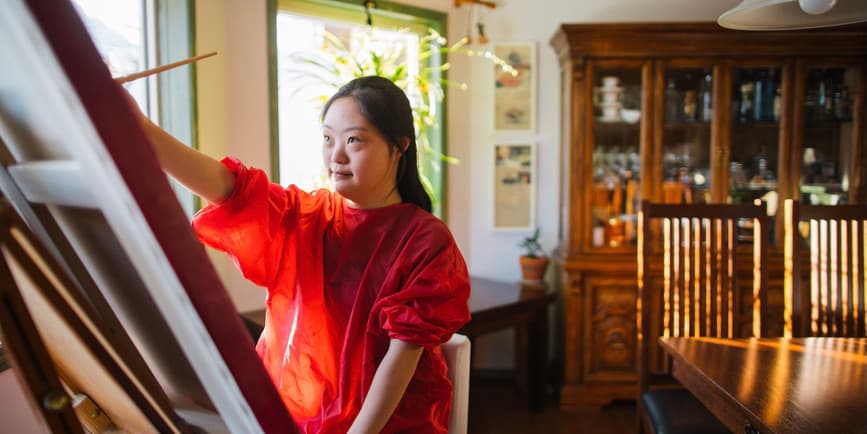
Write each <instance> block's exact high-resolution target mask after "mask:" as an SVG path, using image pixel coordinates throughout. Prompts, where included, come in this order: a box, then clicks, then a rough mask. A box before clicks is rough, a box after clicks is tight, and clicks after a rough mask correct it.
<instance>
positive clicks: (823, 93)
mask: <svg viewBox="0 0 867 434" xmlns="http://www.w3.org/2000/svg"><path fill="white" fill-rule="evenodd" d="M830 104H831V99H830V98H829V97H828V87H827V86H826V85H825V79H824V78H822V79H819V90H818V92H817V94H816V112H815V119H825V118H827V117H828V106H829V105H830Z"/></svg>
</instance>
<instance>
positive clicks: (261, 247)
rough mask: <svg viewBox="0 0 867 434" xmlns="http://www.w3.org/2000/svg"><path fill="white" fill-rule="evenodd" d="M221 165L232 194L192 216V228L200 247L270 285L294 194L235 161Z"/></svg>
mask: <svg viewBox="0 0 867 434" xmlns="http://www.w3.org/2000/svg"><path fill="white" fill-rule="evenodd" d="M222 163H223V165H224V166H226V167H227V168H228V169H229V170H230V171H232V173H233V174H234V175H235V185H234V189H233V191H232V194H231V195H230V196H229V197H228V198H226V199H225V200H224V201H222V202H220V203H218V204H209V205H207V206H206V207H204V208H202V209H201V210H200V211H199V212H198V213H196V215H195V216H194V217H193V222H192V223H193V229H194V231H195V232H196V234H197V236H198V237H199V239H200V240H201V241H202V242H203V243H205V244H207V245H208V246H211V247H213V248H215V249H217V250H221V251H224V252H226V253H228V254H229V255H230V256H231V258H232V260H233V261H234V262H235V265H236V266H237V267H238V268H239V269H240V270H241V272H242V273H243V275H244V277H246V278H247V279H249V280H250V281H252V282H253V283H255V284H257V285H260V286H265V287H269V286H270V284H271V281H272V279H274V277H275V276H276V274H277V273H276V267H278V266H279V263H278V260H279V258H280V249H282V246H283V242H282V240H283V238H284V237H285V226H286V225H285V224H282V223H281V222H282V220H283V216H284V214H285V213H286V210H287V207H288V206H289V203H290V197H291V196H292V194H293V193H292V192H293V190H292V189H285V190H284V189H283V188H282V187H281V186H280V185H278V184H274V183H271V182H270V181H269V180H268V177H267V175H266V174H265V172H263V171H262V170H259V169H256V168H248V167H245V166H244V165H243V164H241V162H240V161H238V160H236V159H234V158H224V159H223V160H222Z"/></svg>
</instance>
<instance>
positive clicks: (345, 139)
mask: <svg viewBox="0 0 867 434" xmlns="http://www.w3.org/2000/svg"><path fill="white" fill-rule="evenodd" d="M322 139H323V143H322V159H323V162H324V163H325V167H326V168H327V169H328V177H329V179H330V180H331V185H332V186H333V187H334V189H335V190H336V191H337V192H338V193H340V195H341V196H343V197H345V198H346V199H348V200H349V205H350V206H353V207H355V208H380V207H383V206H388V205H393V204H396V203H400V201H401V199H400V195H399V194H398V192H397V189H396V188H395V186H396V182H395V178H396V175H397V167H398V161H399V159H400V153H399V152H397V150H395V149H392V147H391V146H389V144H388V142H386V140H385V137H383V135H382V133H380V132H379V130H378V129H376V128H375V127H374V126H373V125H371V124H370V123H369V122H368V121H367V119H366V118H365V117H364V116H363V115H362V114H361V110H360V109H359V107H358V103H357V102H356V101H355V98H351V97H343V98H339V99H337V100H334V102H332V104H331V107H329V108H328V112H326V113H325V119H324V120H323V122H322Z"/></svg>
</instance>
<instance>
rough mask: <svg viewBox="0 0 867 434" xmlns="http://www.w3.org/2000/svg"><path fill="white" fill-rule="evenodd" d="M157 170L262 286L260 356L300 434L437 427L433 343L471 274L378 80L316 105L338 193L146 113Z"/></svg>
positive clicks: (396, 107)
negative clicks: (226, 154) (198, 142)
mask: <svg viewBox="0 0 867 434" xmlns="http://www.w3.org/2000/svg"><path fill="white" fill-rule="evenodd" d="M142 122H143V124H144V126H145V131H146V133H147V135H148V136H149V137H150V138H151V141H152V142H153V144H154V147H155V148H156V150H157V154H158V157H159V159H160V163H161V164H162V166H163V168H164V169H165V170H166V171H167V172H168V173H169V174H170V175H172V176H173V177H174V178H176V179H177V180H178V181H180V182H181V183H183V184H185V185H186V186H187V187H188V188H190V189H191V190H192V191H193V192H195V193H196V194H198V195H200V196H201V197H203V198H204V199H206V200H208V201H209V202H210V204H209V205H208V206H207V207H205V208H203V209H202V210H201V211H200V212H199V213H198V214H196V216H195V217H194V219H193V227H194V229H195V231H196V233H197V234H198V236H199V238H200V239H201V240H202V241H203V242H204V243H206V244H208V245H209V246H212V247H214V248H216V249H219V250H223V251H225V252H227V253H228V254H229V255H231V256H232V257H233V259H234V261H235V263H236V264H237V265H238V267H239V268H240V269H241V271H242V272H243V274H244V276H245V277H247V278H248V279H250V280H251V281H252V282H254V283H256V284H257V285H260V286H263V287H265V288H267V299H266V312H267V314H266V320H265V330H264V331H263V333H262V336H261V337H260V338H259V342H258V344H257V346H256V350H257V352H258V353H259V356H260V357H261V359H262V362H263V363H264V365H265V368H266V370H267V371H268V372H269V374H270V375H271V378H272V380H273V381H274V384H275V386H276V387H277V389H278V390H279V392H280V395H281V396H282V398H283V401H284V403H285V404H286V407H287V408H288V409H289V411H290V412H291V414H292V416H293V417H294V418H295V420H296V422H297V423H298V424H299V428H300V429H301V431H302V432H304V433H346V432H349V433H379V432H383V433H397V432H407V433H445V432H447V430H448V415H449V411H450V407H451V393H452V392H451V383H450V382H449V380H448V379H447V377H446V365H445V362H444V359H443V357H442V354H441V353H440V349H439V346H440V344H442V343H443V342H445V341H446V340H448V339H449V338H450V337H451V335H452V334H453V333H454V332H455V331H457V330H458V329H459V328H460V327H461V326H462V325H463V324H465V323H466V322H467V321H468V320H469V310H468V307H467V299H468V297H469V278H468V275H467V269H466V265H465V263H464V260H463V257H462V256H461V253H460V252H459V251H458V248H457V245H456V244H455V242H454V239H453V238H452V235H451V233H450V232H449V230H448V228H446V226H445V225H444V224H443V223H442V222H440V221H439V220H438V219H437V218H436V217H434V216H433V215H431V214H430V210H431V202H430V198H429V197H428V195H427V194H426V192H425V191H424V189H423V188H422V185H421V182H420V180H419V174H418V167H417V149H416V143H415V132H414V127H413V118H412V111H411V109H410V106H409V101H408V100H407V98H406V95H405V94H404V93H403V91H402V90H401V89H400V88H398V87H397V86H395V85H394V84H393V83H392V82H391V81H389V80H387V79H384V78H381V77H363V78H359V79H356V80H353V81H351V82H349V83H348V84H346V85H345V86H343V87H342V88H341V89H340V90H339V91H338V92H337V94H335V95H334V96H333V97H332V98H331V99H330V100H329V101H328V102H327V103H326V105H325V108H324V109H323V122H322V132H323V144H322V155H323V162H324V164H325V166H326V168H327V169H328V173H329V176H330V181H331V185H332V187H333V189H334V192H332V191H328V190H316V191H313V192H309V193H308V192H305V191H302V190H299V189H298V188H297V187H295V186H289V187H288V188H285V189H284V188H283V187H281V186H279V185H277V184H273V183H270V182H269V181H268V178H267V176H266V175H265V173H264V172H262V171H261V170H258V169H254V168H248V167H245V166H244V165H242V164H241V163H240V162H239V161H237V160H234V159H230V158H226V159H224V160H223V161H222V162H218V161H216V160H213V159H211V158H210V157H207V156H205V155H204V154H201V153H199V152H197V151H195V150H193V149H190V148H188V147H186V146H184V145H183V144H181V143H179V142H178V141H177V140H175V139H173V138H172V137H171V136H169V135H168V134H167V133H165V132H164V131H162V130H161V129H159V127H157V126H155V125H153V124H152V123H150V122H149V121H147V118H145V117H144V116H142Z"/></svg>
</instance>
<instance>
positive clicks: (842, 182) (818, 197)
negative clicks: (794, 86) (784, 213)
mask: <svg viewBox="0 0 867 434" xmlns="http://www.w3.org/2000/svg"><path fill="white" fill-rule="evenodd" d="M857 75H858V71H857V70H856V69H855V68H808V69H807V75H806V84H805V85H806V89H805V93H804V95H805V97H804V107H803V111H804V133H803V134H804V135H803V154H802V155H801V158H800V161H801V177H800V183H799V190H798V191H799V192H800V200H801V201H802V202H803V203H807V204H813V205H837V204H843V203H846V202H847V201H848V190H849V176H850V173H849V171H850V169H851V167H850V162H851V160H852V158H851V151H852V128H853V122H852V108H853V107H852V106H853V103H852V98H853V94H854V91H855V90H856V85H857Z"/></svg>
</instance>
